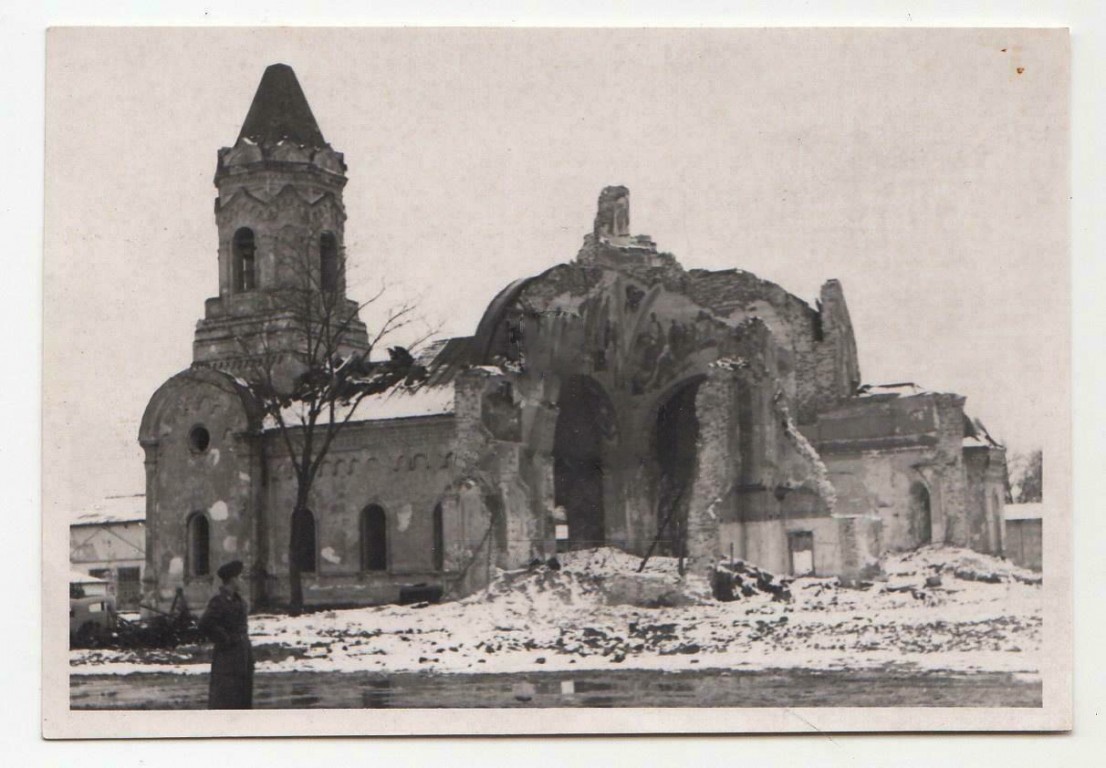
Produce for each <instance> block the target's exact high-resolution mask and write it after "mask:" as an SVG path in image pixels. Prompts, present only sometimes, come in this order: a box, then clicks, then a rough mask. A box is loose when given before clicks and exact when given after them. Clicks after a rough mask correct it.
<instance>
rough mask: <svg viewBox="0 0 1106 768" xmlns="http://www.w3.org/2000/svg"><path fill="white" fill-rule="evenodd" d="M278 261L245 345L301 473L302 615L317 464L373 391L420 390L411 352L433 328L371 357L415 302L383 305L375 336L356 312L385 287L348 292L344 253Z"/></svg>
mask: <svg viewBox="0 0 1106 768" xmlns="http://www.w3.org/2000/svg"><path fill="white" fill-rule="evenodd" d="M277 266H278V269H277V275H278V285H277V286H276V287H274V288H272V289H271V290H269V291H267V294H268V300H269V301H271V302H272V310H273V311H272V313H271V314H270V319H269V320H267V321H266V325H265V327H264V328H263V329H261V330H260V331H259V332H258V333H257V335H255V336H251V337H249V338H242V339H239V343H240V344H242V346H243V347H244V348H245V350H246V352H247V357H248V359H249V360H250V363H249V366H248V368H249V371H248V375H247V377H248V379H249V384H250V387H251V389H252V391H253V392H254V394H255V395H256V396H257V398H258V400H259V401H260V403H261V404H262V408H263V410H264V412H265V423H266V427H267V428H268V429H272V430H275V431H276V432H277V433H278V434H279V445H280V446H281V449H282V452H283V453H284V458H286V459H287V460H289V461H290V462H291V464H292V468H293V473H294V477H295V482H296V498H295V504H294V507H293V511H292V524H291V526H290V534H289V539H288V555H289V558H288V562H289V589H290V593H291V594H290V604H289V609H290V611H291V612H292V613H293V614H294V615H295V614H299V613H300V612H301V611H302V610H303V564H304V551H305V550H304V545H305V542H307V543H309V542H310V540H311V539H313V537H311V539H309V538H308V534H309V531H308V530H305V527H304V525H302V524H301V521H302V520H304V519H305V518H308V516H309V511H308V510H309V500H310V498H311V491H312V488H313V487H314V484H315V480H316V478H317V477H318V474H319V469H320V467H321V466H322V463H323V461H324V459H326V457H327V454H328V453H329V451H330V449H331V447H332V446H333V444H334V441H335V438H337V436H338V435H339V434H340V433H341V432H342V430H343V429H344V428H345V427H346V425H347V424H349V423H350V422H351V420H353V419H354V415H355V414H357V413H358V410H359V406H360V405H361V404H362V402H363V401H364V400H365V399H366V398H368V397H370V396H372V395H376V394H380V393H384V392H387V391H389V390H392V389H393V388H395V387H415V386H417V385H418V384H419V382H420V381H422V380H423V379H424V378H425V369H423V368H422V366H420V365H418V364H417V363H416V361H415V359H414V357H413V355H412V351H411V350H413V349H415V348H416V347H417V346H418V345H419V344H421V343H422V342H423V341H425V340H426V339H427V338H428V337H429V336H430V333H429V332H427V333H425V334H423V335H422V336H421V337H420V338H418V339H416V340H415V341H414V342H412V343H411V344H409V345H408V346H406V347H403V346H392V347H389V348H388V350H387V351H388V359H386V360H379V361H377V360H373V359H372V354H373V351H374V350H376V349H378V348H380V347H381V346H384V345H385V342H386V341H387V340H388V339H389V338H394V336H395V334H396V333H397V332H399V331H401V330H402V329H404V328H406V327H407V326H409V325H411V324H412V323H413V322H414V321H415V320H416V319H417V318H416V316H415V311H414V307H413V306H412V305H411V304H409V303H405V304H401V305H399V306H395V307H392V308H391V309H389V310H388V311H386V312H385V313H384V317H383V319H382V320H381V321H380V325H379V327H378V328H377V330H376V331H375V333H368V332H366V330H365V327H364V326H363V325H362V324H361V321H360V319H359V313H360V311H361V310H363V309H365V308H367V307H369V306H370V305H374V304H379V302H381V300H382V299H383V297H384V294H385V287H383V286H382V287H381V288H380V290H379V291H377V292H376V293H375V294H374V295H373V296H372V297H371V298H369V300H368V301H365V302H363V303H360V304H358V303H357V302H354V301H350V300H348V299H346V297H345V291H344V290H343V289H342V288H343V283H344V275H345V269H344V267H345V254H344V252H339V253H336V254H331V260H330V262H329V263H328V261H327V258H326V257H323V258H322V259H320V260H319V261H316V260H315V259H314V258H312V254H311V253H310V251H309V250H308V249H307V248H296V249H294V252H291V253H287V254H284V256H283V258H280V259H279V260H278V265H277ZM274 458H275V457H274Z"/></svg>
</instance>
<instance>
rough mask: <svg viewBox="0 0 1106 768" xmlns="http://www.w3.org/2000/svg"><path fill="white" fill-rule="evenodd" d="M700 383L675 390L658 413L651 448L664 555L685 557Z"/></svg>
mask: <svg viewBox="0 0 1106 768" xmlns="http://www.w3.org/2000/svg"><path fill="white" fill-rule="evenodd" d="M700 382H701V379H700V380H696V381H691V382H689V383H687V384H685V385H683V386H682V387H680V388H679V389H677V390H676V391H675V392H674V393H673V394H672V395H671V396H670V397H669V398H668V400H666V401H665V403H664V404H663V405H662V406H661V407H660V409H659V410H658V411H657V428H656V432H655V433H654V435H655V437H654V441H655V445H654V448H655V456H656V459H657V467H658V469H659V473H658V475H657V485H656V489H655V492H654V498H655V499H656V501H657V531H658V545H659V549H660V551H661V552H662V553H663V554H667V555H673V556H682V555H683V554H684V551H683V548H684V544H685V542H686V538H687V510H688V503H689V502H690V500H691V485H692V483H693V482H694V480H695V454H696V451H697V445H698V442H699V419H698V417H697V416H696V414H695V396H696V394H698V392H699V384H700Z"/></svg>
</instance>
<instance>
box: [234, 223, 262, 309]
mask: <svg viewBox="0 0 1106 768" xmlns="http://www.w3.org/2000/svg"><path fill="white" fill-rule="evenodd" d="M256 254H257V245H256V243H255V242H254V237H253V230H252V229H250V228H249V227H242V228H241V229H240V230H238V231H237V232H235V233H234V290H235V291H236V292H238V293H242V292H244V291H252V290H253V289H254V288H256V287H257V263H256V259H255V256H256Z"/></svg>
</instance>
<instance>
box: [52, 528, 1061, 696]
mask: <svg viewBox="0 0 1106 768" xmlns="http://www.w3.org/2000/svg"><path fill="white" fill-rule="evenodd" d="M639 564H640V559H639V558H636V557H632V556H630V555H627V554H625V553H622V552H620V551H618V550H614V549H597V550H587V551H582V552H574V553H566V554H564V555H562V556H561V566H562V567H561V568H560V570H555V569H552V568H549V567H545V566H542V567H538V568H535V569H532V570H523V571H514V572H501V573H499V574H498V575H497V577H496V578H494V579H493V581H492V584H491V586H490V587H489V588H488V589H487V590H485V591H483V592H480V593H478V594H476V595H473V596H471V597H469V598H467V599H465V600H462V601H459V602H453V603H443V604H438V605H423V606H381V607H376V608H361V609H353V610H343V611H328V612H321V613H312V614H307V615H303V616H299V617H289V616H281V615H272V614H259V615H254V616H252V617H251V619H250V632H251V637H252V639H253V643H254V646H255V648H256V650H257V658H258V665H257V672H258V673H259V681H263V680H266V679H269V680H272V681H274V682H275V681H278V680H285V679H295V674H298V673H305V672H311V673H316V674H322V675H325V676H326V677H327V678H328V679H329V678H333V677H334V676H335V675H337V673H343V674H346V675H351V674H352V675H365V674H369V675H370V676H372V674H373V673H375V677H376V679H380V678H381V677H382V676H383V675H387V676H391V677H394V678H395V679H397V680H398V679H408V680H415V679H417V678H419V677H421V678H426V677H428V676H427V675H426V674H425V673H431V674H430V675H429V677H431V678H433V677H449V678H455V677H459V676H464V675H469V676H472V677H470V681H471V682H472V683H476V682H477V680H478V678H479V679H484V676H486V675H496V674H509V675H513V676H514V678H513V679H516V680H518V679H521V678H519V675H520V674H522V673H528V674H534V675H538V678H535V679H548V680H552V679H554V678H558V679H560V678H565V679H568V678H566V676H565V675H564V674H562V673H570V672H571V673H582V674H583V675H584V676H585V678H587V679H593V680H594V679H599V677H597V676H603V675H607V676H608V677H611V679H617V678H618V675H613V677H612V674H610V673H615V672H619V673H621V671H622V670H639V671H641V672H642V673H645V672H648V671H652V672H668V673H674V672H688V673H692V672H694V673H695V674H694V675H689V676H688V677H687V679H688V680H691V679H694V680H696V681H697V682H696V686H698V688H700V689H701V688H702V687H703V683H702V679H706V680H707V681H708V683H709V680H710V678H711V677H712V675H711V674H708V673H707V672H706V671H707V670H715V671H717V672H718V674H719V675H721V674H722V671H723V670H724V671H725V673H727V674H729V673H737V674H738V675H740V674H742V673H748V672H765V671H771V673H772V674H775V675H781V674H783V675H784V676H790V677H789V679H792V680H798V679H799V678H798V677H796V675H801V674H805V675H807V676H808V682H809V679H810V678H809V676H810V675H815V676H817V675H822V676H823V677H822V679H825V680H831V681H832V680H834V679H838V682H842V681H844V680H846V679H847V678H848V675H847V674H846V675H844V676H843V675H842V674H841V673H851V674H853V675H868V676H870V675H872V674H877V673H882V674H885V675H891V676H899V677H902V676H904V675H905V676H907V677H910V676H932V675H933V674H935V673H945V676H944V677H942V680H943V681H944V682H945V683H948V682H949V681H950V680H958V681H962V680H964V679H969V680H970V679H971V678H972V676H973V675H975V676H978V678H977V679H978V680H980V681H986V682H987V684H988V685H990V684H993V683H994V682H995V680H996V677H995V675H999V676H1000V677H1001V678H1002V679H1005V680H1017V681H1020V682H1022V683H1024V682H1035V683H1036V684H1039V670H1040V656H1039V655H1040V648H1041V633H1042V601H1041V580H1040V576H1039V575H1037V574H1033V573H1031V572H1028V571H1024V570H1021V569H1018V568H1016V567H1014V566H1011V565H1010V564H1009V563H1007V562H1005V561H1002V560H999V559H996V558H992V557H988V556H984V555H979V554H976V553H974V552H971V551H969V550H963V549H952V548H938V547H928V548H924V549H921V550H918V551H916V552H909V553H901V554H893V555H890V556H888V557H887V558H886V559H885V561H884V562H883V563H882V566H883V571H884V576H882V577H880V578H878V579H875V580H873V581H872V582H870V583H861V584H859V585H857V586H856V587H851V588H847V587H845V586H842V585H841V584H840V583H839V581H838V580H837V579H836V578H832V579H824V578H816V577H806V578H800V579H796V580H794V581H792V582H790V583H788V582H786V581H782V580H780V579H776V578H774V577H771V576H770V575H768V574H760V580H759V581H757V579H756V575H757V572H756V571H755V569H750V570H746V569H743V568H741V567H738V569H737V570H738V571H744V581H745V587H746V588H745V589H744V590H742V589H741V588H740V585H739V586H738V588H737V589H736V592H737V593H738V598H737V599H735V600H733V601H731V602H720V601H717V600H714V599H712V598H711V596H710V589H709V586H708V584H707V582H706V580H705V579H701V580H700V579H694V578H688V579H684V580H680V579H679V578H678V576H677V573H676V563H675V561H674V560H672V559H668V558H654V559H653V560H651V561H650V562H649V564H648V566H647V568H646V570H645V572H644V573H643V574H637V572H636V569H637V567H638V565H639ZM927 583H928V585H927ZM781 587H786V589H783V590H781ZM646 606H659V607H646ZM209 652H210V650H209V646H181V647H179V648H176V649H171V650H156V651H155V650H147V651H129V650H128V651H120V650H79V651H73V652H71V657H70V673H71V674H72V675H74V676H79V677H75V678H74V688H76V687H77V686H79V685H88V684H91V683H92V682H93V678H92V677H89V676H95V677H96V679H100V676H109V675H138V676H140V677H145V676H147V675H151V676H152V675H155V674H156V676H157V679H159V680H161V681H162V683H161V685H164V679H165V676H166V675H168V676H177V679H178V680H181V678H180V677H179V676H180V675H191V674H206V673H207V671H208V668H209V660H210V656H209ZM290 673H295V674H292V675H291V678H289V674H290ZM411 673H423V674H422V675H421V676H420V675H414V676H412V675H411ZM539 673H540V674H539ZM700 673H702V674H700ZM827 675H828V677H827ZM269 676H271V677H269ZM543 676H544V677H543ZM640 676H641V675H638V676H637V677H640ZM338 677H339V678H340V675H338ZM568 677H571V675H570V676H568ZM150 679H153V678H152V677H151V678H150ZM170 679H171V678H170ZM719 679H721V677H719ZM117 680H118V679H117ZM118 682H120V683H122V681H121V680H119V681H118ZM181 682H182V684H183V683H184V681H183V680H181ZM333 682H334V681H333V680H331V683H333ZM562 682H563V680H562ZM199 683H200V680H199V679H197V680H195V682H192V681H189V683H188V685H189V686H191V687H196V686H197V684H199ZM260 684H261V683H259V685H260ZM523 684H524V685H527V683H523ZM420 685H422V687H423V688H425V687H426V686H425V684H420ZM409 687H410V686H409ZM415 687H418V685H416V686H415ZM785 687H786V686H785ZM201 688H202V686H200V687H197V691H198V693H197V694H196V695H197V696H199V697H200V698H201V699H202V693H203V691H202V690H201ZM538 688H539V690H540V685H539V687H538ZM512 690H513V689H512ZM515 693H516V694H518V693H519V692H518V691H517V690H516V691H515ZM533 694H534V692H533V691H531V692H528V691H527V690H526V689H525V688H524V689H523V690H522V693H521V694H519V697H520V698H525V697H526V696H530V695H533ZM696 695H705V694H704V692H703V691H700V693H699V694H696ZM457 705H458V706H462V704H457ZM474 705H475V704H474ZM1038 705H1039V702H1038Z"/></svg>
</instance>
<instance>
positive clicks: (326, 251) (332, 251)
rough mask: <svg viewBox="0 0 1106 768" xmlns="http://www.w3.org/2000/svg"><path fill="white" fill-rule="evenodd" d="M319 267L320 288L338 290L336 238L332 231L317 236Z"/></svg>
mask: <svg viewBox="0 0 1106 768" xmlns="http://www.w3.org/2000/svg"><path fill="white" fill-rule="evenodd" d="M319 267H320V276H321V284H322V289H323V290H324V291H336V290H338V238H336V237H335V236H334V234H333V233H332V232H323V234H322V236H321V237H320V238H319Z"/></svg>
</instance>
